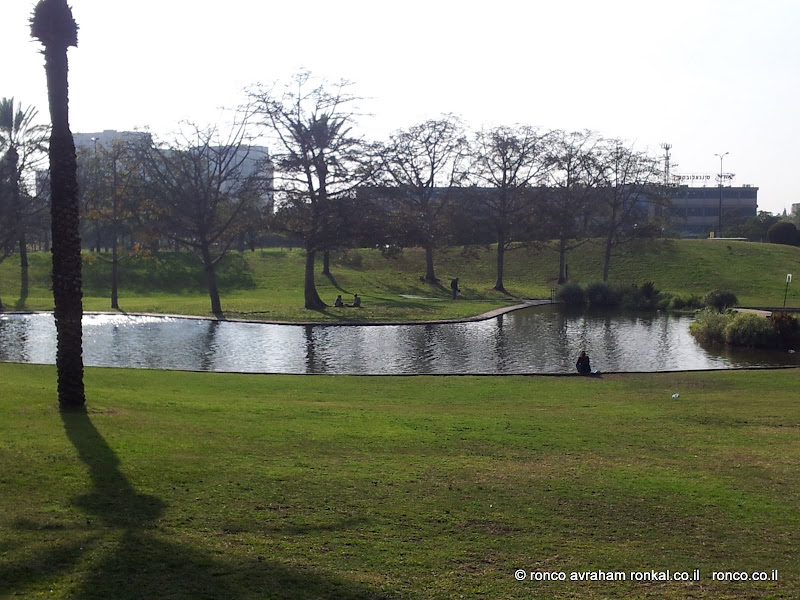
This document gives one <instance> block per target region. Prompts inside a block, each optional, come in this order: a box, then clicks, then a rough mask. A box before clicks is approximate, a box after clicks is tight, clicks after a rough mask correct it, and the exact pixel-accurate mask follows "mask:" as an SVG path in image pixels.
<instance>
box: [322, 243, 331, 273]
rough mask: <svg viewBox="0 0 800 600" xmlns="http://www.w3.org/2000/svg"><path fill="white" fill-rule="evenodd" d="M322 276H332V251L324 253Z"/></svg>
mask: <svg viewBox="0 0 800 600" xmlns="http://www.w3.org/2000/svg"><path fill="white" fill-rule="evenodd" d="M322 274H323V275H327V276H328V277H330V276H331V253H330V250H325V251H324V252H323V253H322Z"/></svg>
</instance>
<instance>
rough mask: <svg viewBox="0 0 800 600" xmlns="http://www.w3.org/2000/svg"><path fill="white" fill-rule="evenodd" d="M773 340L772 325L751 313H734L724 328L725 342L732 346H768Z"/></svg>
mask: <svg viewBox="0 0 800 600" xmlns="http://www.w3.org/2000/svg"><path fill="white" fill-rule="evenodd" d="M775 338H776V335H775V328H774V327H773V326H772V323H771V322H770V321H769V320H768V319H767V318H766V317H762V316H761V315H758V314H756V313H753V312H740V313H734V314H733V318H732V319H731V320H730V321H729V322H728V324H727V325H726V326H725V342H726V343H728V344H731V345H732V346H770V345H773V344H774V343H775Z"/></svg>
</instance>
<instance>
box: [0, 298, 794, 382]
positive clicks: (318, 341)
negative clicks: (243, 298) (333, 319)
mask: <svg viewBox="0 0 800 600" xmlns="http://www.w3.org/2000/svg"><path fill="white" fill-rule="evenodd" d="M691 321H692V319H691V317H687V316H674V315H666V314H658V315H645V316H642V315H638V316H635V315H620V314H619V313H614V314H608V313H599V314H586V313H577V314H572V313H567V312H564V311H563V310H562V309H560V308H559V307H555V306H540V307H535V308H527V309H523V310H519V311H514V312H511V313H507V314H505V315H503V316H501V317H497V318H494V319H490V320H488V321H480V322H472V323H453V324H443V325H380V326H301V325H269V324H262V323H235V322H217V321H207V320H199V319H182V318H170V317H145V316H127V315H86V316H84V320H83V326H84V362H85V364H86V365H92V366H120V367H143V368H154V369H189V370H200V371H241V372H252V373H339V374H342V373H350V374H417V373H464V374H467V373H476V374H477V373H573V372H574V370H575V367H574V363H575V358H576V356H577V354H578V352H579V351H580V350H581V349H586V351H587V353H588V354H589V355H590V357H591V358H592V366H593V367H594V368H596V369H599V370H600V371H602V372H611V371H639V372H647V371H672V370H697V369H718V368H719V369H724V368H737V367H768V366H776V365H797V364H800V356H798V355H800V353H798V354H788V353H783V352H747V351H733V350H723V349H704V348H703V347H701V346H700V345H699V344H698V343H697V342H695V340H694V338H692V337H691V335H690V334H689V323H691ZM0 360H2V361H14V362H29V363H53V362H55V326H54V323H53V318H52V315H50V314H28V315H0Z"/></svg>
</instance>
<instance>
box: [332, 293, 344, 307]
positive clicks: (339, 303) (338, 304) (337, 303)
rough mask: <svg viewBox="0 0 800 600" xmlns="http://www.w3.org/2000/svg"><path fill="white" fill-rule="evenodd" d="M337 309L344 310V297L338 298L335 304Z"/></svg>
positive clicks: (339, 296)
mask: <svg viewBox="0 0 800 600" xmlns="http://www.w3.org/2000/svg"><path fill="white" fill-rule="evenodd" d="M333 305H334V306H335V307H336V308H342V307H343V306H344V302H342V295H341V294H339V295H338V296H336V302H334V303H333Z"/></svg>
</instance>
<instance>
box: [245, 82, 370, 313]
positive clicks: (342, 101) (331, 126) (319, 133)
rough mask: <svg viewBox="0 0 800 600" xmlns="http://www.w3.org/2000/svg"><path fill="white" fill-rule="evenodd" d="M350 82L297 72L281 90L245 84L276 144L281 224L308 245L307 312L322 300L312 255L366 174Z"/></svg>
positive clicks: (331, 241) (332, 232)
mask: <svg viewBox="0 0 800 600" xmlns="http://www.w3.org/2000/svg"><path fill="white" fill-rule="evenodd" d="M351 85H352V84H351V83H350V82H348V81H345V80H342V81H339V82H338V83H335V84H330V83H328V82H325V81H322V82H312V79H311V74H310V73H308V72H301V73H298V74H297V75H295V77H294V80H293V81H292V82H291V83H289V84H287V85H286V86H285V87H284V89H283V91H282V92H280V93H276V92H275V91H274V89H272V88H264V87H263V86H260V85H258V86H255V87H253V88H252V89H251V90H250V105H249V107H248V110H249V112H251V113H252V114H253V115H255V116H256V117H257V118H260V119H261V122H262V123H263V124H264V125H265V126H266V127H267V128H268V130H269V131H270V132H271V133H272V134H273V137H274V138H275V140H276V142H277V146H278V149H277V151H276V152H275V160H276V166H277V171H278V172H277V175H276V186H275V189H276V192H277V193H278V194H279V198H278V201H279V202H280V203H282V204H283V206H282V207H281V209H280V211H279V212H281V213H283V215H284V219H283V220H282V222H283V227H284V228H285V229H286V230H287V231H289V232H290V233H292V234H293V235H296V236H298V237H300V238H301V239H302V240H303V244H304V246H305V250H306V264H305V279H304V295H305V308H307V309H310V310H322V309H323V308H325V307H326V306H327V305H326V304H325V303H324V302H323V301H322V299H321V298H320V297H319V294H318V293H317V287H316V282H315V279H314V276H315V273H314V265H315V262H316V255H317V253H318V252H320V251H325V250H328V249H329V248H331V247H334V246H335V245H336V243H337V241H338V240H339V235H338V233H337V231H338V229H339V225H340V224H341V217H342V215H344V214H346V211H342V210H339V208H340V207H339V206H338V205H337V203H339V201H340V200H344V199H346V198H351V197H353V195H354V190H355V189H356V188H357V187H358V186H359V185H361V184H363V183H364V182H365V181H367V180H368V179H369V177H370V174H371V171H370V167H369V161H368V159H367V154H366V144H365V142H364V140H363V139H362V138H361V137H359V136H357V135H355V134H354V133H353V126H354V125H355V122H356V118H357V113H356V105H357V103H358V100H359V98H357V97H356V96H353V95H352V94H351V93H350V91H349V89H350V87H351Z"/></svg>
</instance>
